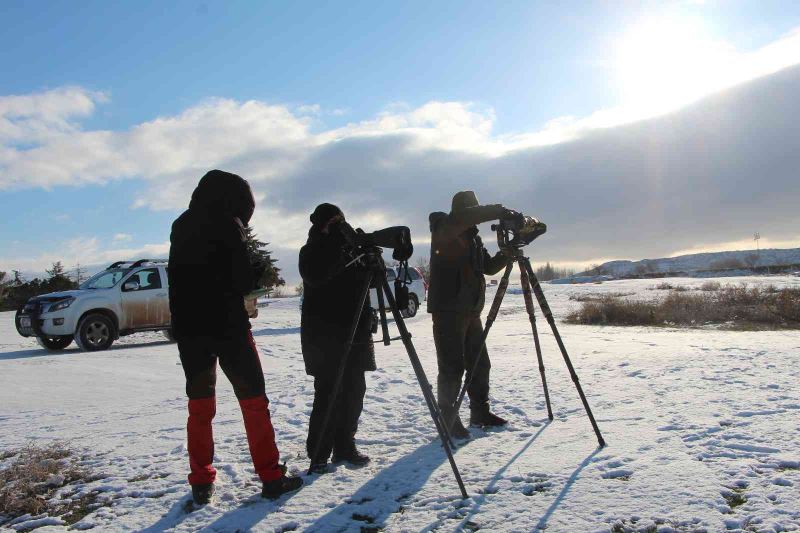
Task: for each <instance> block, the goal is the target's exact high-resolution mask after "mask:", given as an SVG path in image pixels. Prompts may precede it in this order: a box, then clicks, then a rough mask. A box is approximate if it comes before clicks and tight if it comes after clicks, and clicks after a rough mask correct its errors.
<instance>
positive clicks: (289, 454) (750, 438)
mask: <svg viewBox="0 0 800 533" xmlns="http://www.w3.org/2000/svg"><path fill="white" fill-rule="evenodd" d="M669 281H670V283H673V284H684V285H699V284H701V283H702V282H704V281H706V280H694V279H679V278H671V279H670V280H669ZM721 281H723V283H731V282H739V281H749V282H750V283H774V284H776V285H779V286H781V285H793V286H798V285H800V279H798V278H792V277H777V278H747V279H732V278H726V279H724V280H721ZM657 283H658V282H657V281H654V280H628V281H615V282H608V283H604V284H602V285H580V286H570V285H545V292H546V294H547V295H548V298H549V301H550V303H551V305H552V307H553V310H554V313H555V314H556V315H557V316H558V317H563V316H564V315H565V314H566V312H567V311H568V310H569V309H570V307H572V306H574V305H577V304H576V303H575V302H573V301H570V300H569V296H570V295H574V294H576V293H585V292H635V293H637V294H638V295H641V297H648V298H650V297H656V296H659V294H660V295H663V294H664V291H647V290H646V289H647V288H648V287H653V286H654V285H656V284H657ZM489 298H491V294H490V295H489ZM299 324H300V314H299V309H298V301H297V299H295V298H290V299H285V300H280V301H274V302H273V303H272V304H271V305H270V306H269V307H268V308H266V309H262V310H261V316H260V317H259V318H258V319H256V320H254V321H253V332H254V335H255V339H256V342H257V344H258V346H259V348H260V350H261V356H262V362H263V366H264V371H265V374H266V379H267V390H268V394H269V397H270V399H271V407H272V418H273V421H274V424H275V428H276V432H277V438H278V445H279V447H280V449H281V452H282V453H283V455H284V456H285V458H286V459H287V461H288V465H289V467H290V470H297V471H302V473H303V474H304V470H305V467H306V466H307V464H306V460H305V457H304V441H305V432H306V427H307V422H308V414H309V411H310V407H311V402H312V393H313V386H312V381H311V379H310V378H308V377H307V376H306V375H305V373H304V372H303V363H302V358H301V354H300V335H299ZM408 324H409V329H410V330H411V332H412V334H413V335H414V342H415V345H416V347H417V350H418V352H419V354H420V356H421V358H422V360H423V364H424V365H425V368H426V370H427V372H428V376H429V378H430V379H431V381H433V382H435V376H436V373H435V369H436V363H435V354H434V350H433V342H432V337H431V321H430V316H429V315H427V314H424V313H421V314H420V315H418V316H417V317H416V318H413V319H411V320H409V321H408ZM538 324H539V329H540V333H541V336H542V345H543V348H544V352H545V364H546V366H547V370H548V374H547V377H548V385H549V388H550V394H551V398H552V402H553V409H554V413H555V420H554V421H553V422H550V423H548V421H547V416H546V411H545V406H544V398H543V394H542V387H541V382H540V379H539V372H538V369H537V367H536V364H535V353H534V350H533V343H532V338H531V332H530V326H529V323H528V320H527V315H526V314H525V309H524V304H523V301H522V297H521V295H520V294H519V292H518V291H512V293H511V294H509V295H508V296H507V297H506V301H505V302H504V306H503V309H502V311H501V315H500V317H499V319H498V321H497V323H496V324H495V326H494V328H493V331H492V334H491V335H490V338H489V351H490V354H491V357H492V363H493V368H492V386H493V388H492V398H493V405H494V408H495V409H496V411H497V412H498V413H499V414H501V415H503V416H505V417H507V418H509V419H510V420H511V424H510V426H509V427H508V428H507V429H504V430H500V431H491V432H488V431H481V430H475V429H473V430H472V434H473V439H472V440H471V441H470V442H469V443H467V444H465V445H463V446H461V447H460V448H459V449H458V451H457V453H456V460H457V462H458V465H459V467H460V469H461V472H462V475H463V477H464V481H465V483H466V485H467V488H468V491H469V493H470V495H471V497H470V498H469V499H468V500H462V499H461V497H460V495H459V492H458V488H457V486H456V484H455V481H454V479H453V476H452V472H451V471H450V468H449V465H448V463H447V461H446V458H445V455H444V453H443V451H442V448H441V446H440V445H439V443H438V440H437V439H436V438H435V436H436V432H435V430H434V428H433V425H432V422H431V420H430V418H429V415H428V413H427V410H426V408H425V405H424V402H423V400H422V397H421V395H420V392H419V388H418V386H417V383H416V380H415V379H414V374H413V372H412V369H411V366H410V364H409V362H408V359H407V357H406V355H405V351H404V350H403V347H402V344H401V343H399V342H397V343H393V344H392V345H391V346H389V347H383V346H382V345H381V346H378V347H377V353H378V365H379V367H380V369H379V370H378V371H377V372H374V373H370V374H368V380H367V386H368V390H367V397H366V401H365V409H364V414H363V416H362V424H361V429H360V431H359V434H358V444H359V447H360V448H361V450H362V451H364V452H366V453H367V454H369V455H370V456H372V458H373V461H372V463H371V464H370V465H369V466H367V467H365V468H362V469H351V468H348V467H345V466H339V467H337V468H336V469H335V470H334V471H333V472H331V473H328V474H325V475H322V476H310V477H306V478H305V481H306V486H305V487H304V488H303V489H302V490H301V491H299V492H298V493H296V494H294V495H291V496H289V497H284V498H283V499H281V500H278V501H276V502H269V501H264V500H262V499H261V498H260V497H259V496H258V493H259V489H260V484H259V483H258V482H257V479H256V478H255V476H254V473H253V469H252V466H251V463H250V457H249V454H248V451H247V442H246V439H245V435H244V429H243V426H242V422H241V416H240V413H239V411H238V406H237V404H236V401H235V398H234V396H233V393H232V391H231V388H230V385H229V384H228V383H227V381H225V379H224V378H223V377H222V375H221V373H220V379H219V385H218V414H217V418H216V420H215V426H214V429H215V437H216V443H217V445H216V465H217V468H218V471H219V475H218V490H217V495H216V496H215V501H214V502H213V504H211V505H208V506H206V507H205V508H202V509H199V510H196V511H194V512H191V513H186V512H185V511H184V510H183V509H184V506H185V503H186V502H187V500H188V499H189V497H190V496H189V490H188V489H189V488H188V485H187V484H186V481H185V475H186V473H187V472H186V470H187V467H188V465H187V457H186V448H185V438H184V424H185V399H184V394H183V375H182V371H181V367H180V365H179V363H178V357H177V349H176V346H175V345H174V344H169V343H166V342H164V341H163V337H162V336H161V335H160V334H141V335H135V336H131V337H126V338H123V339H121V340H120V341H119V342H118V343H117V344H115V345H114V347H113V348H112V349H111V350H109V351H107V352H102V353H80V352H78V351H76V349H75V348H74V345H73V347H71V348H70V349H68V350H66V351H65V352H63V353H60V354H49V353H47V352H45V351H43V350H42V349H40V348H39V347H38V346H37V345H36V344H35V342H34V341H32V340H29V339H23V338H21V337H19V336H18V335H17V334H16V331H15V330H14V325H13V314H12V313H2V314H0V376H2V377H0V380H2V381H1V383H2V386H0V448H2V449H3V450H5V449H8V448H12V447H16V446H19V445H23V444H25V443H26V442H28V441H31V440H33V441H39V442H48V441H51V440H53V439H65V440H68V441H70V442H71V443H72V445H73V446H75V447H76V448H78V449H81V450H83V451H85V453H86V454H88V456H89V459H87V464H88V465H89V466H91V468H92V469H93V470H94V471H95V472H98V473H100V474H102V479H98V480H96V481H92V482H90V483H87V484H85V485H82V486H80V487H79V488H78V491H77V492H76V488H75V487H66V488H64V489H62V493H63V494H65V495H67V494H73V495H79V494H81V493H86V492H89V491H92V490H94V491H99V492H100V493H101V494H102V498H103V501H104V502H106V504H107V505H104V506H102V507H100V508H99V509H98V510H96V511H95V512H93V513H91V514H90V515H88V516H87V517H85V518H84V519H83V520H82V521H81V522H79V523H77V524H76V526H77V527H79V528H90V527H95V528H97V529H98V530H103V531H110V530H147V531H163V530H176V531H190V530H191V531H194V530H202V529H206V530H209V531H235V530H250V529H252V530H258V531H289V530H311V531H359V530H360V529H362V528H366V530H368V531H369V530H378V528H382V529H383V530H385V531H432V530H439V531H456V530H461V529H477V528H480V529H483V530H486V531H531V530H536V529H537V528H540V529H544V528H546V530H547V531H549V532H550V531H569V532H582V531H610V530H613V531H628V530H630V531H638V530H647V531H655V530H658V531H724V530H726V529H727V530H746V531H792V530H800V386H799V385H798V383H800V332H798V331H776V332H731V331H717V330H714V329H695V330H686V329H665V328H617V327H588V326H570V325H566V324H560V331H561V333H562V335H563V337H564V341H565V343H566V345H567V348H568V349H569V351H570V354H571V356H572V360H573V363H574V364H575V366H576V369H577V371H578V374H579V376H580V378H581V383H582V384H583V386H584V389H585V391H586V393H587V396H588V398H589V403H590V404H591V406H592V408H593V410H594V414H595V416H596V418H597V421H598V424H599V425H600V428H601V430H602V431H603V434H604V436H605V439H606V441H607V442H608V446H607V447H606V448H603V449H598V448H597V441H596V439H595V436H594V434H593V432H592V429H591V426H590V424H589V421H588V419H587V418H586V416H585V414H584V412H583V410H582V408H581V405H580V401H579V399H578V395H577V393H576V391H575V388H574V386H573V384H572V382H571V381H570V379H569V375H568V373H567V372H566V369H565V366H564V364H563V362H562V360H561V358H560V354H559V353H558V350H557V348H556V345H555V342H554V340H553V338H552V335H551V334H550V333H549V331H545V329H547V324H546V323H545V322H544V321H543V320H541V319H540V320H539V322H538ZM463 415H464V416H468V415H467V411H466V407H465V408H464V413H463ZM733 494H738V495H740V496H742V497H744V498H745V499H746V502H745V503H743V504H741V505H738V506H735V507H734V508H731V507H730V506H729V503H728V502H729V501H733V500H732V499H731V495H733ZM726 496H727V498H726ZM654 524H658V527H657V528H651V529H647V528H648V527H650V526H653V525H654ZM14 527H24V524H22V523H20V524H16V525H14ZM48 529H62V527H61V526H49V527H47V528H44V529H40V530H38V531H44V530H48Z"/></svg>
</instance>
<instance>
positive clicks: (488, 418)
mask: <svg viewBox="0 0 800 533" xmlns="http://www.w3.org/2000/svg"><path fill="white" fill-rule="evenodd" d="M518 216H521V215H520V214H519V213H517V212H516V211H513V210H510V209H506V208H505V207H503V206H502V205H499V204H497V205H479V204H478V198H477V196H475V193H474V192H472V191H461V192H459V193H457V194H456V195H455V196H453V203H452V208H451V210H450V213H449V214H448V213H442V212H435V213H431V214H430V217H429V221H430V228H431V261H430V269H431V274H430V276H431V279H430V288H429V289H428V312H429V313H431V314H432V315H433V317H432V318H433V340H434V343H435V345H436V360H437V363H438V366H439V375H438V378H437V389H438V391H437V392H438V400H439V407H440V408H441V410H442V414H443V416H444V418H445V420H447V421H452V422H449V423H450V426H449V429H450V434H451V435H452V436H453V437H455V438H459V439H465V438H469V436H470V434H469V431H467V429H466V428H465V427H464V424H463V423H462V422H461V418H460V417H459V415H458V413H457V412H455V410H454V409H453V407H452V406H453V404H454V403H455V401H456V397H457V396H458V392H459V389H460V387H461V378H462V376H463V375H464V370H465V368H466V369H467V376H466V379H467V380H468V381H469V380H470V379H471V384H470V386H469V388H468V389H467V393H468V394H469V402H470V424H471V425H473V426H479V427H482V426H502V425H504V424H506V421H505V420H504V419H502V418H500V417H499V416H497V415H495V414H494V413H492V412H491V411H490V410H489V369H490V368H491V363H490V362H489V354H488V353H486V347H485V346H484V345H483V343H482V333H483V324H482V322H481V312H482V311H483V306H484V299H485V294H484V293H485V292H486V281H485V279H484V274H489V275H493V274H496V273H498V272H499V271H500V270H502V269H503V268H505V266H506V265H507V264H508V262H509V261H510V260H511V258H510V257H509V256H507V255H506V254H504V253H503V252H502V251H500V252H498V253H497V254H496V255H495V256H494V257H492V256H490V255H489V253H488V252H487V251H486V248H484V246H483V241H481V238H480V236H479V235H478V227H477V225H478V224H480V223H482V222H488V221H490V220H496V219H500V218H514V217H518ZM481 351H483V355H482V357H481V358H480V362H479V364H478V367H477V369H476V371H475V376H470V375H469V372H470V371H471V369H472V367H473V364H474V362H475V358H476V357H478V356H479V355H480V354H481Z"/></svg>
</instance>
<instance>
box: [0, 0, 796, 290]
mask: <svg viewBox="0 0 800 533" xmlns="http://www.w3.org/2000/svg"><path fill="white" fill-rule="evenodd" d="M798 28H800V4H798V3H797V2H793V1H787V2H774V1H763V0H760V1H752V2H742V1H721V0H719V1H715V0H707V1H675V2H663V3H659V2H633V1H631V2H622V1H620V2H570V3H560V2H497V3H494V2H485V1H480V2H434V3H431V2H427V1H425V2H422V1H421V2H414V1H410V2H401V3H389V2H338V3H336V2H334V3H320V2H284V3H277V2H136V3H130V2H104V1H101V2H88V1H86V2H36V3H30V2H14V1H5V2H2V3H0V29H2V34H3V46H2V47H0V72H3V73H4V75H3V76H1V77H0V212H2V215H0V216H1V217H2V218H0V221H1V222H2V224H0V270H10V269H12V268H18V269H22V270H24V271H27V272H37V271H39V272H40V271H41V270H43V267H45V266H48V265H49V263H51V262H52V261H53V260H57V259H62V260H64V262H65V263H66V264H67V265H68V266H71V265H73V264H75V263H76V262H81V263H83V264H96V263H104V262H110V261H111V260H114V259H124V258H127V257H131V256H161V257H163V256H165V255H166V249H167V245H166V244H165V243H166V242H167V240H168V235H169V224H170V223H171V221H172V220H173V219H174V218H175V217H176V215H177V214H179V213H180V211H181V210H182V208H184V207H185V206H186V205H187V204H188V198H189V196H188V195H189V193H190V192H191V189H192V187H193V185H194V184H195V183H196V181H197V179H199V177H200V176H201V175H202V174H203V172H204V171H205V170H208V169H210V168H214V167H219V168H223V169H226V170H232V171H235V172H239V173H241V174H242V175H243V176H244V177H246V178H248V179H251V181H252V182H253V185H254V189H255V190H256V192H257V194H258V196H259V200H260V204H259V210H258V212H257V214H256V217H255V219H254V225H255V227H256V230H257V231H258V233H259V234H260V236H261V237H262V238H263V239H265V240H268V241H270V242H272V243H273V247H274V248H275V253H276V255H277V257H278V259H279V260H280V262H281V266H283V267H284V268H285V270H286V272H287V276H288V277H289V279H290V281H292V280H295V281H296V272H295V270H296V269H295V266H294V264H295V263H296V250H297V248H298V246H299V245H300V244H302V242H303V241H304V240H305V231H306V229H307V226H308V224H307V216H308V213H309V212H310V211H311V210H312V209H313V207H314V205H315V204H316V203H317V202H319V201H325V200H329V201H336V202H339V203H340V205H342V206H343V208H344V209H345V212H346V214H348V216H349V217H350V218H351V220H353V219H355V220H354V222H355V223H356V224H360V225H363V226H364V227H365V228H366V229H376V228H377V227H378V225H380V224H390V223H391V224H406V225H409V226H411V227H412V229H413V230H414V232H415V237H416V239H417V240H419V241H420V242H422V241H424V240H425V238H426V237H427V235H425V227H426V219H427V212H429V211H432V210H435V209H441V210H447V209H448V208H449V198H450V196H451V195H452V193H453V192H455V191H457V190H459V189H461V188H470V187H471V188H475V189H476V190H478V194H479V197H481V199H483V200H484V201H486V202H487V203H490V202H496V201H503V202H505V203H513V202H514V200H515V197H514V195H513V194H510V193H508V192H506V193H505V194H500V193H496V191H495V190H494V187H495V183H496V182H494V181H491V182H490V181H489V180H490V179H495V177H497V176H500V177H503V176H506V174H503V172H501V171H500V169H501V168H504V167H503V165H512V166H513V164H514V161H515V159H514V158H515V157H518V156H520V154H522V155H524V154H530V155H531V157H533V158H539V159H541V157H543V156H542V154H543V153H544V152H543V150H545V148H543V147H547V146H553V145H562V144H565V143H566V144H569V142H570V141H573V140H575V139H579V138H581V137H582V136H583V135H585V134H586V132H591V131H593V130H597V129H599V128H610V127H616V126H619V125H621V124H627V123H632V122H636V121H639V120H642V119H645V118H649V117H654V116H658V115H662V114H664V113H667V112H671V111H675V110H680V109H681V108H683V107H684V106H686V105H687V104H690V103H692V102H694V101H696V100H698V99H699V98H701V97H703V96H706V95H708V94H712V93H715V92H717V91H720V90H724V89H726V88H728V87H732V86H735V85H737V84H740V83H743V82H746V81H748V80H752V79H756V78H759V77H762V76H766V75H770V74H773V73H775V72H777V71H779V70H781V69H783V68H786V67H789V66H791V65H795V64H797V63H800V33H798ZM795 109H796V108H795ZM537 161H538V159H537ZM476 162H478V163H479V165H478V167H479V168H483V169H486V172H487V175H486V176H485V177H480V176H477V175H476V176H471V175H470V176H467V175H468V174H469V172H467V171H465V170H464V169H474V168H476V164H474V163H476ZM493 163H494V164H495V166H493ZM563 163H564V162H563V160H562V161H561V163H559V164H563ZM520 164H522V163H520ZM546 164H547V162H545V163H537V165H538V166H531V167H530V168H529V175H530V180H527V177H526V176H527V175H526V174H525V173H524V172H522V173H521V174H519V173H517V174H514V172H510V174H508V175H512V174H513V175H515V176H522V177H519V178H515V179H517V182H522V181H524V182H525V183H527V182H528V181H530V183H532V184H535V185H536V187H539V188H534V189H533V190H535V191H540V190H542V189H541V187H546V186H547V183H549V181H548V180H554V179H556V177H555V176H556V175H557V173H555V174H552V175H548V174H546V169H548V168H552V167H547V166H546ZM542 165H544V166H542ZM515 168H517V167H515ZM460 176H464V178H463V180H462V179H460ZM545 177H547V180H545ZM543 180H544V181H543ZM517 182H507V183H506V185H507V184H508V183H511V184H512V185H513V184H514V183H517ZM365 190H370V191H374V194H370V195H365V194H364V191H365ZM792 192H794V191H792ZM384 202H385V204H387V205H384ZM520 203H522V204H523V205H516V204H515V205H510V207H517V208H518V209H521V210H525V211H526V212H531V214H537V213H541V212H543V211H546V209H545V208H546V207H547V206H542V205H541V204H537V199H536V198H535V197H531V198H526V199H525V200H524V201H521V200H520ZM388 204H391V205H388ZM775 216H777V215H775ZM404 217H407V218H408V219H404ZM584 222H585V223H586V224H591V223H592V220H591V219H587V220H585V221H584ZM786 222H788V221H787V220H784V219H780V220H778V219H776V220H774V221H773V223H774V224H775V225H776V227H777V226H780V225H785V224H786ZM754 224H755V222H753V224H751V226H752V225H754ZM723 226H724V225H723ZM748 227H750V226H748ZM759 227H761V226H759ZM755 229H757V228H755ZM736 231H737V232H731V231H724V227H723V228H722V229H720V231H719V232H718V233H709V234H707V235H703V236H700V237H697V239H695V240H686V239H684V240H679V241H676V242H674V243H662V244H663V245H662V246H661V248H652V247H651V248H646V249H645V248H641V255H638V256H637V255H636V252H637V251H638V250H639V249H638V248H634V249H631V248H622V247H620V248H614V247H613V246H610V247H607V248H606V249H605V251H604V252H599V251H598V250H597V249H589V248H582V245H581V243H580V242H579V241H578V240H576V241H575V242H573V243H572V246H570V247H563V248H557V247H553V246H552V245H551V248H549V249H547V251H548V257H547V258H548V259H550V260H554V261H561V262H573V263H580V262H590V261H593V260H596V259H598V258H601V257H602V258H605V257H620V256H624V257H630V258H632V259H637V258H639V257H644V256H645V254H661V255H668V254H670V253H672V252H675V251H678V250H685V249H695V248H698V249H709V248H713V247H715V246H721V245H722V244H723V243H729V242H731V241H737V242H740V241H742V239H745V241H743V242H746V237H747V233H746V232H744V231H743V230H741V231H740V230H739V229H737V230H736ZM748 231H749V230H748ZM487 233H488V230H487ZM762 235H763V237H764V238H763V239H762V242H761V244H762V246H764V245H767V246H768V245H770V242H772V244H774V245H783V244H786V245H792V244H794V245H797V244H800V240H796V239H800V234H797V233H795V234H793V235H792V234H780V235H779V234H777V233H775V232H773V234H772V241H770V234H769V231H764V230H763V229H762ZM560 238H561V239H562V241H563V239H565V238H567V237H566V236H561V237H560Z"/></svg>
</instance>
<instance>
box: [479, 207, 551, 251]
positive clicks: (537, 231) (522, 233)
mask: <svg viewBox="0 0 800 533" xmlns="http://www.w3.org/2000/svg"><path fill="white" fill-rule="evenodd" d="M492 231H496V232H497V245H498V246H499V247H500V248H501V249H503V248H512V249H519V248H522V247H523V246H526V245H528V244H530V243H531V242H533V240H534V239H535V238H536V237H538V236H539V235H544V233H545V232H546V231H547V224H545V223H544V222H541V221H539V219H537V218H533V217H528V216H524V215H519V216H517V217H514V218H506V219H500V221H499V222H498V223H497V224H492Z"/></svg>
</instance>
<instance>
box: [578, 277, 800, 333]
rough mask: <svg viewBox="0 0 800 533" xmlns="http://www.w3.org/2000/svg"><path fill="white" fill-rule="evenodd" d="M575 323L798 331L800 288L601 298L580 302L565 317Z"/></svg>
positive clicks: (723, 289)
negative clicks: (653, 297) (637, 298)
mask: <svg viewBox="0 0 800 533" xmlns="http://www.w3.org/2000/svg"><path fill="white" fill-rule="evenodd" d="M566 321H567V322H570V323H573V324H587V325H618V326H654V325H676V326H702V325H706V324H723V325H724V326H725V327H728V328H731V329H782V328H791V329H800V289H780V290H775V289H774V288H772V289H769V288H767V289H762V288H758V287H752V288H750V287H747V286H746V285H726V286H723V287H720V288H718V289H717V290H706V291H701V292H694V293H689V292H677V291H671V292H670V293H669V294H667V296H666V297H664V298H663V299H662V300H660V301H655V302H651V301H634V300H628V299H619V298H603V299H599V300H593V301H587V302H584V303H583V305H582V306H581V308H580V309H578V310H576V311H573V312H572V313H570V314H569V315H567V318H566Z"/></svg>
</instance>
